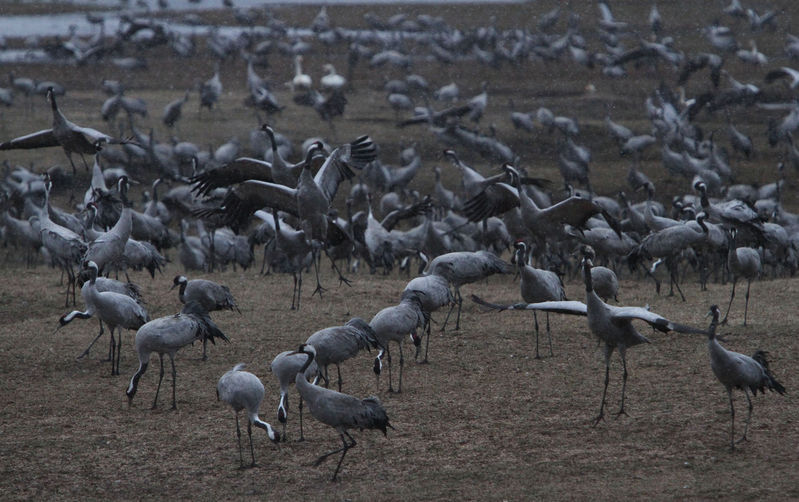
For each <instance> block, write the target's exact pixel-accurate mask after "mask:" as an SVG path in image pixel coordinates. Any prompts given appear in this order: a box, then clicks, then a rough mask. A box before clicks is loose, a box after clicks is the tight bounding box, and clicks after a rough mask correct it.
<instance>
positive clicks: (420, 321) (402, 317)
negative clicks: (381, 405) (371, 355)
mask: <svg viewBox="0 0 799 502" xmlns="http://www.w3.org/2000/svg"><path fill="white" fill-rule="evenodd" d="M423 294H424V293H419V292H418V291H404V292H403V293H402V297H401V299H400V303H399V304H398V305H394V306H391V307H386V308H384V309H383V310H381V311H380V312H378V313H377V314H375V316H374V317H372V320H371V321H369V326H371V328H372V330H374V334H375V338H376V339H377V341H378V343H379V344H380V352H379V353H378V355H377V357H376V358H375V366H374V370H375V374H377V382H378V386H379V384H380V370H381V368H382V367H383V363H382V359H383V355H384V354H385V355H387V356H388V391H389V392H394V388H393V387H392V384H391V350H390V349H389V342H397V343H398V344H399V352H400V360H399V365H400V374H399V385H398V386H397V393H398V394H399V393H400V392H402V367H403V366H405V357H404V356H403V353H402V343H403V342H404V341H405V337H406V336H408V335H410V337H411V340H413V343H414V345H416V346H418V345H419V344H420V343H421V341H422V339H421V338H419V336H418V335H417V334H416V329H417V328H418V327H420V326H424V323H425V316H424V312H423V310H422V299H421V296H422V295H423Z"/></svg>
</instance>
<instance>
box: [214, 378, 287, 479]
mask: <svg viewBox="0 0 799 502" xmlns="http://www.w3.org/2000/svg"><path fill="white" fill-rule="evenodd" d="M245 367H246V365H245V364H244V363H239V364H237V365H236V366H234V367H233V369H232V370H230V371H228V372H227V373H225V374H224V375H222V377H221V378H220V379H219V382H217V384H216V398H217V400H219V401H224V402H226V403H227V404H229V405H230V406H231V407H232V408H233V411H234V412H235V414H236V437H238V440H239V465H240V467H241V468H244V458H243V457H242V455H241V429H240V428H239V412H240V411H241V410H244V409H246V410H247V418H248V421H247V435H248V436H249V437H250V455H251V456H252V464H250V467H255V450H254V449H253V446H252V426H253V425H255V426H256V427H260V428H261V429H263V430H265V431H266V434H267V435H268V436H269V439H270V440H271V441H272V442H273V443H277V442H279V441H280V434H278V433H277V431H275V430H274V429H273V428H272V426H271V425H270V424H268V423H267V422H264V421H263V420H261V419H260V418H258V407H259V406H260V405H261V401H262V400H263V398H264V384H263V383H261V380H260V379H259V378H258V377H257V376H255V375H254V374H252V373H250V372H249V371H244V368H245Z"/></svg>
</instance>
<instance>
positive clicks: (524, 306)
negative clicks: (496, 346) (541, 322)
mask: <svg viewBox="0 0 799 502" xmlns="http://www.w3.org/2000/svg"><path fill="white" fill-rule="evenodd" d="M472 301H473V302H474V303H476V304H478V305H482V306H484V307H487V308H489V309H491V310H498V311H500V312H501V311H503V310H540V311H543V312H555V313H558V314H570V315H588V309H587V307H586V305H585V303H583V302H578V301H574V300H562V301H555V302H538V303H515V304H512V305H499V304H496V303H489V302H487V301H485V300H483V299H482V298H480V297H479V296H477V295H472Z"/></svg>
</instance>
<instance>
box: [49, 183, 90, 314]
mask: <svg viewBox="0 0 799 502" xmlns="http://www.w3.org/2000/svg"><path fill="white" fill-rule="evenodd" d="M52 188H53V183H52V182H51V181H50V180H49V179H46V180H45V183H44V207H43V208H42V209H41V210H40V211H39V233H40V235H41V238H42V244H43V245H44V247H45V249H47V251H48V252H49V253H50V256H51V257H52V259H53V260H54V261H55V263H57V264H58V266H59V267H61V269H62V270H64V271H66V272H67V293H66V300H65V301H64V306H65V307H66V306H68V305H69V292H70V290H72V304H73V305H74V304H75V289H76V284H75V282H76V281H75V270H74V266H75V265H77V264H78V263H80V260H81V258H82V257H83V255H84V253H86V243H85V242H84V241H83V239H82V238H81V236H80V235H78V234H76V233H75V232H73V231H72V230H70V229H68V228H66V227H63V226H61V225H58V224H57V223H55V222H53V221H52V220H51V219H50V214H49V211H48V206H49V205H50V190H52Z"/></svg>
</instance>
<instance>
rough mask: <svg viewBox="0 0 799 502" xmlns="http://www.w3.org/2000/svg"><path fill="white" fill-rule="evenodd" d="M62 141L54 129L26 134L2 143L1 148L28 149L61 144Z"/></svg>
mask: <svg viewBox="0 0 799 502" xmlns="http://www.w3.org/2000/svg"><path fill="white" fill-rule="evenodd" d="M60 145H61V143H59V142H58V140H57V139H56V138H55V135H53V130H52V129H44V130H42V131H38V132H34V133H31V134H26V135H25V136H20V137H19V138H14V139H12V140H9V141H5V142H3V143H0V150H16V149H21V150H27V149H31V148H44V147H48V146H60Z"/></svg>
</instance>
